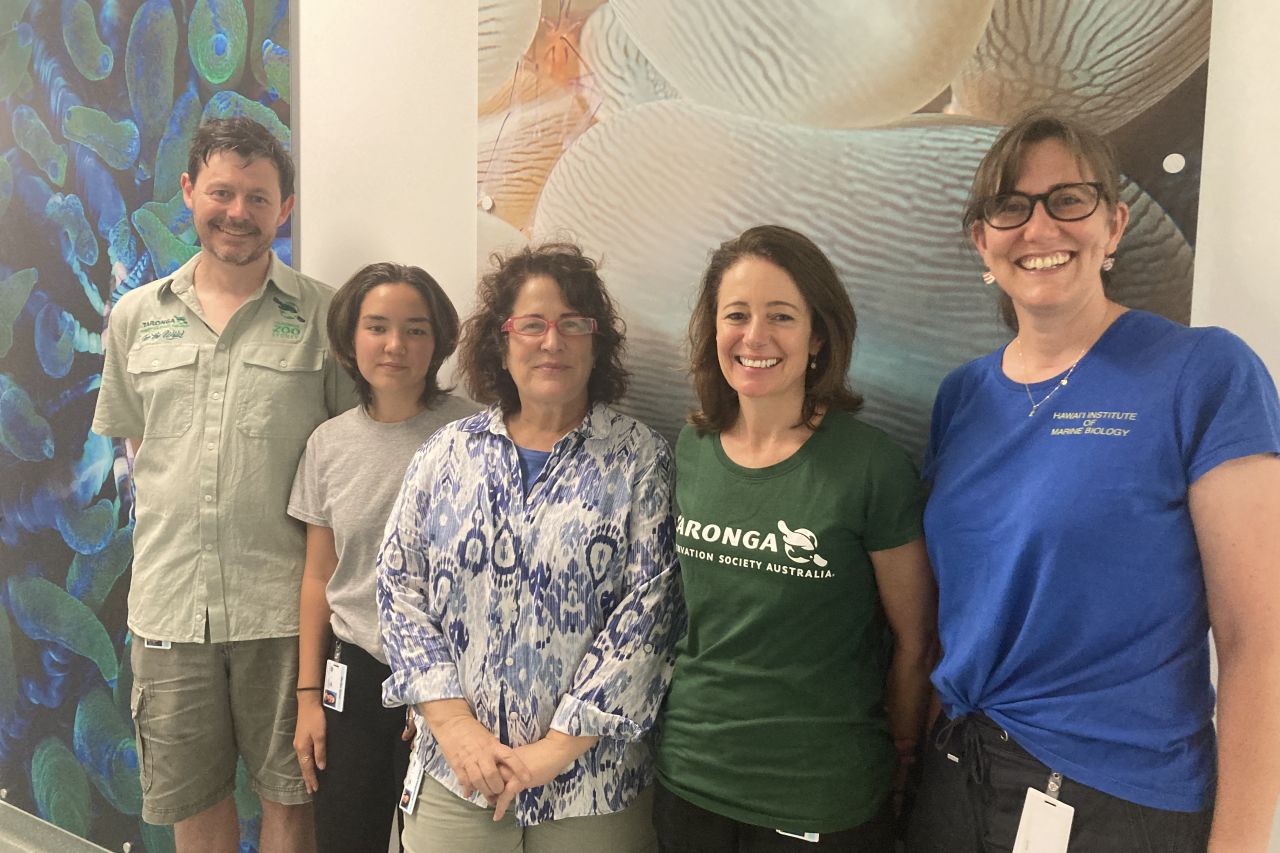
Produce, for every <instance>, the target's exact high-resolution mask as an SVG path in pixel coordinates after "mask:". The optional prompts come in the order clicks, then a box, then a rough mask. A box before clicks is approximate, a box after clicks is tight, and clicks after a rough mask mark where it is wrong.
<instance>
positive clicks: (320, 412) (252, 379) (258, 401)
mask: <svg viewBox="0 0 1280 853" xmlns="http://www.w3.org/2000/svg"><path fill="white" fill-rule="evenodd" d="M323 368H324V351H323V350H320V349H315V348H312V347H306V346H302V345H294V346H270V345H258V346H252V347H245V349H244V356H243V364H242V365H241V375H240V381H239V383H238V385H239V387H238V388H237V395H238V396H239V398H240V405H239V409H238V411H237V414H236V426H237V428H239V430H240V431H241V432H243V433H244V434H245V435H250V436H254V437H259V438H276V437H282V436H283V437H288V436H294V437H296V436H302V437H306V436H308V435H310V434H311V431H312V430H313V429H315V428H316V426H317V425H318V424H320V423H321V422H322V421H324V420H325V418H326V417H327V414H328V411H327V409H326V408H325V402H324V370H323Z"/></svg>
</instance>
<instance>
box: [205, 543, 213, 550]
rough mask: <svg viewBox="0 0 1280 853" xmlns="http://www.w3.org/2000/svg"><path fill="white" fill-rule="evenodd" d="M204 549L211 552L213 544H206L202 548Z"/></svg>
mask: <svg viewBox="0 0 1280 853" xmlns="http://www.w3.org/2000/svg"><path fill="white" fill-rule="evenodd" d="M204 549H205V550H206V551H212V550H213V543H210V544H208V545H205V546H204Z"/></svg>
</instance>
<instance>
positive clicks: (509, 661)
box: [506, 658, 516, 666]
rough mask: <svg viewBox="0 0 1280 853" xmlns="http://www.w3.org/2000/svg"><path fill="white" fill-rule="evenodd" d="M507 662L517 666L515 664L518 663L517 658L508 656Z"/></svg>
mask: <svg viewBox="0 0 1280 853" xmlns="http://www.w3.org/2000/svg"><path fill="white" fill-rule="evenodd" d="M506 664H507V666H515V665H516V659H515V658H507V660H506Z"/></svg>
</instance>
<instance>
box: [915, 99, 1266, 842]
mask: <svg viewBox="0 0 1280 853" xmlns="http://www.w3.org/2000/svg"><path fill="white" fill-rule="evenodd" d="M1121 195H1122V193H1121V186H1120V178H1119V172H1118V169H1117V166H1116V163H1115V159H1114V155H1113V152H1112V150H1111V148H1110V146H1109V145H1108V144H1107V143H1106V142H1105V141H1104V140H1103V139H1101V138H1100V137H1098V136H1097V135H1095V134H1093V133H1090V132H1088V131H1086V130H1084V129H1082V128H1080V127H1077V126H1075V125H1073V124H1071V123H1069V122H1066V121H1063V120H1060V119H1057V118H1054V117H1051V116H1046V115H1030V116H1028V117H1026V118H1024V119H1023V120H1021V121H1019V122H1018V123H1017V124H1015V125H1014V126H1013V127H1011V128H1010V129H1009V130H1008V131H1006V132H1005V133H1004V135H1003V136H1001V138H1000V139H999V140H998V141H997V142H996V143H995V145H994V146H993V147H992V149H991V151H990V152H989V153H988V154H987V156H986V158H985V159H984V160H983V162H982V164H981V165H980V166H979V168H978V172H977V175H976V176H975V178H974V183H973V188H972V192H971V196H970V202H969V205H968V208H967V210H966V212H965V217H964V225H965V228H966V230H967V231H968V233H969V234H970V236H971V237H972V239H973V242H974V245H975V246H976V247H977V250H978V253H979V254H980V255H981V256H982V259H983V261H984V262H985V264H986V267H987V271H986V272H984V273H983V276H982V277H983V279H984V280H985V281H986V282H987V283H988V284H989V285H996V286H998V287H999V289H1000V293H1001V298H1002V300H1003V304H1004V309H1005V310H1004V314H1005V318H1006V320H1007V321H1009V323H1010V326H1011V328H1012V329H1013V330H1014V331H1015V332H1016V336H1015V337H1014V339H1013V340H1012V341H1011V342H1010V343H1009V344H1008V345H1007V346H1005V347H1002V348H1001V349H1000V350H998V351H996V352H994V353H991V354H989V355H987V356H984V357H983V358H980V359H978V360H976V361H974V362H971V363H969V364H967V365H965V366H963V367H961V368H959V369H958V370H956V371H955V372H953V373H952V374H951V375H950V376H948V377H947V378H946V380H945V381H944V382H943V384H942V387H941V388H940V389H939V392H938V398H937V401H936V403H935V405H934V412H933V422H932V430H931V436H930V440H929V446H928V449H927V452H926V458H925V467H924V477H925V479H926V481H927V482H928V484H929V486H930V488H931V494H930V498H929V503H928V506H927V508H926V511H925V535H926V539H927V541H928V543H929V555H930V558H931V561H932V563H933V566H934V571H935V573H936V575H937V579H938V586H939V637H940V640H941V643H942V648H943V658H942V660H941V662H940V664H939V665H938V667H937V669H936V670H935V672H934V674H933V683H934V685H935V686H936V687H937V690H938V693H939V695H940V697H941V700H942V709H943V713H942V714H941V715H940V717H939V719H938V721H937V723H936V725H935V727H934V730H933V734H932V736H931V738H930V739H929V740H928V741H926V744H927V746H926V750H925V752H926V755H925V759H924V781H923V787H922V790H921V793H920V797H919V800H918V803H917V809H916V813H915V817H914V821H913V826H912V831H911V834H910V845H909V849H911V850H913V851H917V852H919V851H946V853H961V852H962V851H969V850H972V851H986V850H1009V849H1011V847H1013V846H1014V842H1015V838H1021V839H1022V840H1020V841H1019V842H1018V843H1019V844H1021V843H1022V842H1023V841H1025V840H1026V839H1027V838H1029V837H1031V835H1032V833H1033V830H1034V831H1035V832H1038V833H1042V834H1041V835H1039V836H1038V837H1040V838H1044V837H1046V835H1045V834H1047V836H1048V837H1054V838H1057V839H1058V841H1057V842H1056V844H1057V846H1050V847H1045V846H1033V848H1032V849H1037V850H1040V849H1058V850H1062V849H1070V850H1073V851H1089V853H1097V852H1098V851H1103V852H1104V853H1105V851H1133V850H1160V851H1167V852H1168V853H1174V851H1184V850H1185V851H1191V850H1204V849H1205V847H1206V844H1211V845H1212V846H1213V847H1214V849H1221V850H1227V849H1230V850H1245V849H1249V850H1261V849H1263V847H1265V844H1266V837H1267V832H1268V830H1269V826H1270V822H1271V816H1272V811H1273V809H1274V806H1275V802H1276V793H1277V790H1278V788H1280V740H1277V738H1276V737H1275V732H1276V731H1277V729H1280V669H1277V668H1276V665H1275V655H1276V653H1277V650H1278V649H1280V620H1278V619H1277V618H1276V614H1277V613H1280V584H1276V583H1275V581H1274V578H1271V577H1269V574H1270V573H1269V572H1268V571H1267V569H1269V568H1270V566H1271V564H1272V563H1273V562H1274V559H1275V555H1276V554H1277V553H1280V525H1277V524H1276V523H1275V521H1276V520H1277V519H1280V459H1278V458H1277V455H1276V454H1277V451H1280V404H1278V403H1277V397H1276V390H1275V386H1274V384H1273V383H1272V381H1271V379H1270V377H1269V376H1268V375H1267V371H1266V369H1265V368H1264V367H1263V365H1262V364H1261V362H1260V361H1259V360H1258V358H1257V356H1255V355H1254V354H1253V353H1252V352H1251V351H1250V350H1249V349H1248V347H1246V346H1245V345H1244V344H1243V343H1242V342H1241V341H1240V340H1239V339H1237V338H1235V337H1234V336H1232V335H1230V334H1229V333H1227V332H1224V331H1223V330H1221V329H1188V328H1186V327H1184V326H1181V325H1178V324H1175V323H1173V322H1170V321H1168V320H1165V319H1164V318H1161V317H1158V316H1155V315H1153V314H1148V313H1146V312H1143V311H1136V310H1129V309H1127V308H1125V307H1124V306H1122V305H1119V304H1118V303H1116V302H1113V301H1112V300H1111V299H1109V298H1108V296H1107V293H1106V289H1105V274H1106V271H1108V270H1110V269H1111V267H1112V265H1113V263H1115V254H1116V250H1117V247H1118V245H1119V244H1120V239H1121V237H1122V235H1123V234H1124V232H1125V226H1126V225H1127V224H1128V221H1129V209H1128V207H1127V206H1126V204H1125V203H1124V202H1123V201H1121ZM1261 519H1268V520H1269V521H1268V522H1267V523H1259V520H1261ZM1211 628H1212V631H1213V634H1214V639H1215V641H1216V644H1217V650H1218V657H1219V661H1220V678H1219V690H1220V697H1221V703H1220V705H1219V709H1218V720H1219V722H1220V724H1221V734H1220V737H1218V738H1217V739H1216V740H1215V732H1214V724H1213V715H1214V692H1213V687H1212V685H1211V683H1210V677H1209V646H1208V633H1209V630H1210V629H1211ZM1215 785H1216V789H1215ZM1064 806H1070V807H1071V809H1073V810H1074V811H1073V812H1072V811H1071V809H1066V808H1064ZM1043 843H1044V842H1038V844H1043ZM1068 844H1069V847H1068ZM1017 849H1024V848H1022V847H1021V846H1019V847H1018V848H1017Z"/></svg>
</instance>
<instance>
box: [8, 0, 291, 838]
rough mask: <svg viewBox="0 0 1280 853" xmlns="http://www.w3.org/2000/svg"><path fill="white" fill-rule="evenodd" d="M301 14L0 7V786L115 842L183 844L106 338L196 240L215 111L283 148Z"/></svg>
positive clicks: (147, 5)
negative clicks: (142, 623)
mask: <svg viewBox="0 0 1280 853" xmlns="http://www.w3.org/2000/svg"><path fill="white" fill-rule="evenodd" d="M288 13H289V4H288V2H287V0H264V2H256V3H255V2H241V0H187V1H186V2H182V0H173V2H170V0H145V2H136V0H134V2H127V0H103V2H95V3H89V2H85V0H0V105H2V107H3V109H2V118H3V120H2V121H0V151H2V152H3V155H2V156H0V789H3V791H4V795H5V799H6V800H7V801H8V802H9V803H11V804H13V805H16V806H18V807H19V808H22V809H24V810H27V811H29V812H32V813H33V814H36V815H38V816H39V817H41V818H44V819H45V820H48V821H51V822H52V823H54V824H56V825H58V826H60V827H62V828H64V829H66V830H68V831H70V832H72V833H74V834H76V835H79V836H82V837H85V838H89V839H91V840H93V841H94V842H96V843H98V844H100V845H102V846H104V847H106V848H108V849H114V850H121V849H125V850H128V849H132V850H135V851H136V850H144V849H145V850H147V851H152V853H155V851H165V850H172V849H173V839H172V833H171V832H170V830H169V829H168V828H163V827H153V826H149V825H147V824H145V823H143V822H142V821H141V820H140V818H139V817H138V815H139V811H140V809H141V805H142V802H141V801H142V792H141V789H140V787H139V781H138V753H137V747H136V745H135V743H134V736H133V727H132V723H131V720H130V715H129V692H130V684H131V679H130V672H129V651H128V644H129V636H128V631H127V629H126V625H125V617H126V614H125V600H126V596H127V592H128V568H129V563H130V559H131V556H132V548H131V532H132V527H131V522H130V515H131V508H132V496H131V486H130V483H129V479H128V470H127V465H126V462H125V458H124V454H123V448H122V447H121V446H120V445H119V443H115V444H114V445H113V442H111V441H110V440H108V439H104V438H101V437H99V436H96V435H93V434H91V433H89V431H88V430H89V423H90V420H91V418H92V415H93V407H94V402H95V400H96V391H97V388H98V383H99V381H100V371H101V368H102V331H103V327H104V324H105V322H106V318H107V316H108V315H109V314H110V310H111V306H112V305H113V304H114V303H115V302H116V301H117V300H118V299H119V298H120V296H121V295H122V294H124V293H126V292H127V291H129V290H131V289H132V288H135V287H138V286H139V285H141V284H144V283H146V282H148V281H151V280H153V279H155V278H157V277H159V276H163V275H166V274H168V273H169V272H171V271H173V270H174V269H176V268H177V267H178V266H179V265H181V264H182V263H183V262H184V261H186V260H187V259H188V258H190V257H191V256H192V255H193V254H194V253H195V252H196V251H197V248H196V246H195V233H194V231H193V229H192V227H191V218H190V212H189V211H188V210H187V209H186V207H185V206H184V205H183V203H182V198H181V195H180V187H179V176H180V175H181V174H182V172H184V171H185V170H186V156H187V148H188V144H189V141H190V139H191V135H192V133H193V132H194V130H195V128H196V127H197V125H198V124H199V123H200V121H201V120H202V119H203V118H208V117H220V116H231V115H249V116H251V117H253V118H255V119H257V120H258V121H260V122H262V123H263V124H266V125H267V126H268V127H270V128H271V129H272V130H273V132H274V133H275V134H276V135H277V136H279V137H280V138H281V139H282V140H284V141H285V143H286V144H287V143H288V141H289V135H290V134H289V128H288V126H287V122H288V118H289V102H290V91H289V89H290V64H289V20H288ZM287 229H288V226H287V225H286V226H285V230H283V231H282V233H281V234H280V235H278V239H277V240H276V245H275V249H276V251H277V252H279V253H280V255H281V256H282V257H283V258H284V259H285V261H286V262H287V261H289V259H290V257H291V252H290V240H289V233H288V230H287ZM246 781H247V780H246V779H244V777H243V774H242V778H241V784H240V785H239V787H238V790H237V806H238V808H239V810H240V816H241V821H242V830H243V835H244V837H246V838H248V839H249V840H248V841H247V842H245V844H244V848H245V849H254V847H255V846H256V845H255V842H254V841H253V839H256V837H257V822H258V819H259V812H260V807H259V805H258V803H257V800H256V798H255V797H254V795H253V794H252V793H251V792H249V790H248V788H247V786H246V784H245V782H246Z"/></svg>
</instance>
